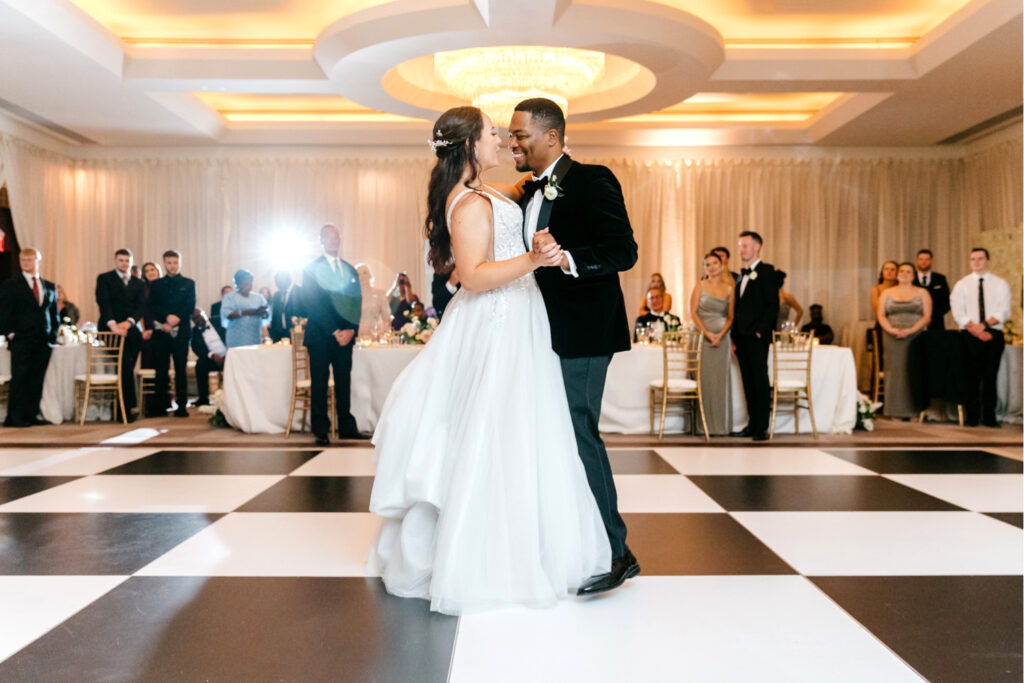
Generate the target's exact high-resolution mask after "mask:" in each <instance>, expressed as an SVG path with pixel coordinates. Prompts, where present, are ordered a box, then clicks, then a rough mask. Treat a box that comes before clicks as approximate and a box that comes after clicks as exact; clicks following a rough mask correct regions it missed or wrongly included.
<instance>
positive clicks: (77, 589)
mask: <svg viewBox="0 0 1024 683" xmlns="http://www.w3.org/2000/svg"><path fill="white" fill-rule="evenodd" d="M127 578H128V577H127V576H0V661H3V660H4V659H7V658H8V657H10V656H11V655H13V654H14V653H15V652H17V651H18V650H20V649H21V648H23V647H25V646H26V645H28V644H29V643H31V642H32V641H33V640H35V639H36V638H38V637H40V636H42V635H43V634H45V633H46V632H47V631H49V630H50V629H52V628H53V627H54V626H56V625H58V624H60V623H61V622H63V621H64V620H65V619H67V618H68V617H70V616H71V615H73V614H75V613H76V612H78V611H80V610H81V609H82V608H83V607H85V606H86V605H88V604H89V603H91V602H92V601H93V600H95V599H97V598H98V597H100V596H101V595H103V594H104V593H106V592H108V591H110V590H111V589H112V588H114V587H115V586H117V585H118V584H119V583H121V582H122V581H124V580H125V579H127Z"/></svg>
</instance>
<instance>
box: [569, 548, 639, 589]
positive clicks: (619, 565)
mask: <svg viewBox="0 0 1024 683" xmlns="http://www.w3.org/2000/svg"><path fill="white" fill-rule="evenodd" d="M639 573H640V565H639V564H637V561H636V558H635V557H633V553H631V552H630V551H629V548H626V554H625V555H623V556H622V557H617V558H615V559H614V560H612V570H611V571H610V572H608V573H607V574H598V575H597V576H592V577H590V578H589V579H587V581H586V583H584V584H583V585H582V586H580V587H579V590H577V591H576V595H597V594H598V593H604V592H605V591H610V590H612V589H613V588H618V587H619V586H621V585H622V584H623V583H625V582H626V579H632V578H633V577H634V576H636V575H637V574H639Z"/></svg>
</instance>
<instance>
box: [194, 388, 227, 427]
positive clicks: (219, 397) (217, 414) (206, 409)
mask: <svg viewBox="0 0 1024 683" xmlns="http://www.w3.org/2000/svg"><path fill="white" fill-rule="evenodd" d="M222 405H224V390H223V389H218V390H217V391H215V392H214V394H213V396H210V404H209V405H205V406H199V412H201V413H204V414H206V415H209V416H210V417H209V418H208V420H207V422H209V423H210V424H211V425H213V426H214V427H227V426H228V421H227V418H225V417H224V413H222V412H221V410H220V407H221V406H222Z"/></svg>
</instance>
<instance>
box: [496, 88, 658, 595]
mask: <svg viewBox="0 0 1024 683" xmlns="http://www.w3.org/2000/svg"><path fill="white" fill-rule="evenodd" d="M564 144H565V115H564V114H563V113H562V110H561V109H560V108H559V107H558V105H557V104H555V103H554V102H552V101H551V100H547V99H543V98H535V99H529V100H524V101H522V102H520V103H519V104H518V105H516V108H515V112H514V113H513V115H512V122H511V123H510V124H509V149H510V150H511V151H512V157H513V159H514V160H515V164H516V170H518V171H532V173H533V177H532V180H530V181H528V182H527V183H526V186H525V193H524V195H523V198H522V200H521V204H522V207H523V213H524V220H523V240H524V242H525V244H526V248H527V249H534V250H538V251H539V250H540V249H542V248H543V247H545V246H547V245H548V244H550V243H552V242H558V244H560V245H561V247H562V249H563V251H564V256H563V259H562V264H561V266H562V267H561V269H560V270H559V269H557V268H541V269H538V270H537V271H536V277H537V284H538V286H539V287H540V291H541V294H542V295H543V296H544V304H545V306H546V307H547V312H548V318H549V320H550V321H551V342H552V347H553V348H554V350H555V353H557V354H558V355H559V357H560V358H561V361H562V377H563V378H564V381H565V393H566V395H567V398H568V399H569V412H570V414H571V415H572V425H573V430H574V431H575V433H576V445H577V447H578V449H579V453H580V459H581V460H582V461H583V466H584V468H585V469H586V472H587V481H588V482H589V483H590V489H591V490H592V491H593V493H594V499H595V500H596V501H597V507H598V509H599V510H600V512H601V518H602V520H603V521H604V526H605V529H606V531H607V532H608V540H609V541H610V543H611V550H612V566H611V571H610V572H608V573H607V574H599V575H597V576H594V577H591V578H590V579H589V580H588V581H587V582H586V583H585V584H584V585H583V586H581V587H580V589H579V595H591V594H594V593H601V592H603V591H607V590H611V589H613V588H616V587H617V586H620V585H622V583H623V582H624V581H625V580H626V579H629V578H632V577H634V576H636V575H637V574H639V573H640V566H639V565H638V564H637V561H636V558H635V557H633V553H631V552H630V551H629V548H628V547H626V523H625V522H624V521H623V520H622V516H621V515H620V514H619V510H618V503H617V499H616V493H615V482H614V481H613V480H612V470H611V465H610V464H609V462H608V453H607V451H605V447H604V442H603V441H602V440H601V435H600V433H599V432H598V430H597V424H598V421H599V419H600V416H601V396H602V394H603V393H604V381H605V375H606V374H607V372H608V364H609V362H611V359H612V354H614V353H615V352H617V351H626V350H628V349H629V322H628V320H627V318H626V305H625V302H624V301H623V298H622V290H621V288H620V287H619V276H618V273H619V272H620V271H625V270H629V269H630V268H632V267H633V264H634V263H636V258H637V247H636V242H634V241H633V229H632V228H631V227H630V225H629V216H627V215H626V206H625V203H624V202H623V199H622V189H621V187H620V186H619V181H618V180H616V178H615V176H614V175H612V172H611V171H609V170H608V169H607V168H605V167H604V166H591V165H588V164H578V163H576V162H574V161H573V160H572V159H570V158H569V157H568V155H566V154H565V153H564V151H563V149H562V148H563V146H564Z"/></svg>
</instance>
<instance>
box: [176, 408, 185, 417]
mask: <svg viewBox="0 0 1024 683" xmlns="http://www.w3.org/2000/svg"><path fill="white" fill-rule="evenodd" d="M174 417H188V411H187V410H185V409H184V408H178V409H177V410H175V411H174Z"/></svg>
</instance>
